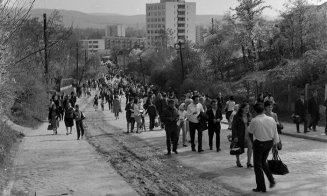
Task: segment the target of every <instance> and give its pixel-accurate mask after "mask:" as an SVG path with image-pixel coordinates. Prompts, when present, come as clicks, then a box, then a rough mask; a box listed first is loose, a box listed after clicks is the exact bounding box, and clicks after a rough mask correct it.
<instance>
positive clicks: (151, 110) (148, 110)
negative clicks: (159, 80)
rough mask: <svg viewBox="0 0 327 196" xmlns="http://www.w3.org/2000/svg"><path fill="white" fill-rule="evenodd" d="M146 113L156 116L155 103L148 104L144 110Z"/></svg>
mask: <svg viewBox="0 0 327 196" xmlns="http://www.w3.org/2000/svg"><path fill="white" fill-rule="evenodd" d="M146 114H149V116H152V117H153V116H156V115H157V109H156V106H155V105H153V104H152V105H149V106H148V109H147V111H146Z"/></svg>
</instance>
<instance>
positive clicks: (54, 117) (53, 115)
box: [48, 104, 60, 135]
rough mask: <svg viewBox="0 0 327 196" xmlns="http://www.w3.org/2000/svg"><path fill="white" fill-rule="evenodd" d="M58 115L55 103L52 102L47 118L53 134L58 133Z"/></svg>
mask: <svg viewBox="0 0 327 196" xmlns="http://www.w3.org/2000/svg"><path fill="white" fill-rule="evenodd" d="M59 116H60V113H59V110H58V108H57V106H56V104H52V106H51V108H50V109H49V116H48V119H49V123H50V126H51V128H52V130H53V135H57V134H58V132H57V129H58V127H59Z"/></svg>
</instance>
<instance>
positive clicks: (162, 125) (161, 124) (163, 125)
mask: <svg viewBox="0 0 327 196" xmlns="http://www.w3.org/2000/svg"><path fill="white" fill-rule="evenodd" d="M159 116H160V126H161V128H162V129H163V128H165V124H164V122H163V121H162V115H159Z"/></svg>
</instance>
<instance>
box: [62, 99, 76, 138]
mask: <svg viewBox="0 0 327 196" xmlns="http://www.w3.org/2000/svg"><path fill="white" fill-rule="evenodd" d="M64 122H65V126H66V135H69V134H72V129H73V126H74V108H73V107H72V106H71V105H70V103H68V104H67V106H66V107H65V118H64ZM68 129H70V131H69V130H68Z"/></svg>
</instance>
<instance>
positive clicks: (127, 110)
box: [125, 103, 134, 117]
mask: <svg viewBox="0 0 327 196" xmlns="http://www.w3.org/2000/svg"><path fill="white" fill-rule="evenodd" d="M133 109H134V107H133V103H128V104H127V105H126V107H125V111H126V117H131V116H132V111H131V110H133Z"/></svg>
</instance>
